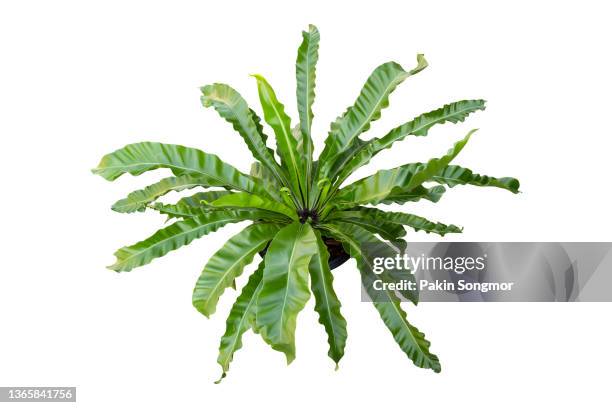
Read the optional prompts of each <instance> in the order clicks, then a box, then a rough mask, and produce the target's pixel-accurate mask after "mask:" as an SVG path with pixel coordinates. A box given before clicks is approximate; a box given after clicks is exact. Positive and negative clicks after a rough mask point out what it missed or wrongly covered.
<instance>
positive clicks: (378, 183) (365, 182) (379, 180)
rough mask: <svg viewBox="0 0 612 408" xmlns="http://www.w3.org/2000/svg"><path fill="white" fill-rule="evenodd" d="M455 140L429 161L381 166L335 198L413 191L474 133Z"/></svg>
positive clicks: (365, 199)
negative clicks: (381, 168)
mask: <svg viewBox="0 0 612 408" xmlns="http://www.w3.org/2000/svg"><path fill="white" fill-rule="evenodd" d="M474 132H475V130H472V131H470V132H469V133H468V135H467V136H466V137H465V138H464V139H462V140H460V141H459V142H457V143H455V145H454V146H453V148H452V149H450V150H449V151H448V152H447V154H445V155H444V156H442V157H440V158H436V159H431V160H429V161H428V162H427V163H410V164H406V165H404V166H400V167H396V168H394V169H390V170H380V171H378V172H376V173H375V174H373V175H371V176H369V177H365V178H362V179H361V180H358V181H356V182H354V183H353V184H350V185H348V186H347V187H345V188H343V189H341V190H340V191H338V194H337V196H336V197H335V199H334V201H335V202H337V203H338V204H340V205H343V203H353V205H356V204H367V203H369V204H378V203H380V202H381V201H383V200H384V199H385V198H386V197H387V196H389V195H390V194H392V193H400V192H406V191H412V190H413V189H415V188H416V187H418V186H419V185H421V184H422V183H423V182H424V181H427V180H428V179H430V178H431V177H432V176H433V175H435V174H437V173H438V172H439V171H440V170H441V169H443V168H445V167H446V166H447V165H448V164H449V163H450V161H451V160H453V159H454V158H455V157H456V156H457V155H458V154H459V152H461V150H462V149H463V147H464V146H465V145H466V143H467V142H468V140H469V139H470V136H471V135H472V133H474Z"/></svg>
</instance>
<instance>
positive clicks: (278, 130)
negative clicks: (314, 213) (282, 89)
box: [253, 75, 304, 202]
mask: <svg viewBox="0 0 612 408" xmlns="http://www.w3.org/2000/svg"><path fill="white" fill-rule="evenodd" d="M253 76H254V77H255V79H256V80H257V90H258V92H259V100H260V102H261V106H262V108H263V111H264V119H265V120H266V122H267V123H268V124H269V125H270V126H271V127H272V129H273V130H274V134H275V135H276V146H277V152H278V154H279V156H280V157H281V164H282V166H283V168H285V169H286V170H287V172H288V173H289V181H290V182H291V187H292V189H293V191H294V193H295V194H296V195H300V197H301V201H302V202H304V199H303V194H304V188H303V185H304V175H303V174H302V169H303V166H301V164H300V162H299V156H298V151H297V140H296V139H295V137H293V134H292V133H291V118H289V116H287V114H286V113H285V107H284V106H283V104H282V103H280V102H279V101H278V99H277V97H276V94H275V93H274V89H272V86H270V84H269V83H268V81H266V79H265V78H264V77H262V76H261V75H253Z"/></svg>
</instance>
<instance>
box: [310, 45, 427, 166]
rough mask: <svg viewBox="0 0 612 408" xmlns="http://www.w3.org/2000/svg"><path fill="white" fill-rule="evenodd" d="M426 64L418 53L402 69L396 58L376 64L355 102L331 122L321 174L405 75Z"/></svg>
mask: <svg viewBox="0 0 612 408" xmlns="http://www.w3.org/2000/svg"><path fill="white" fill-rule="evenodd" d="M426 67H427V61H426V60H425V58H424V57H423V55H422V54H419V55H417V66H416V67H415V68H414V69H412V70H410V71H405V70H404V69H403V68H402V67H401V65H399V64H397V63H395V62H387V63H385V64H382V65H380V66H379V67H377V68H376V69H375V70H374V72H372V74H371V75H370V77H369V78H368V79H367V81H366V83H365V84H364V86H363V88H362V89H361V93H360V94H359V96H358V97H357V100H356V101H355V104H354V105H353V106H351V107H350V108H348V109H347V110H346V112H345V113H344V114H343V115H342V116H341V117H339V118H338V119H336V121H335V122H334V123H332V125H331V130H330V132H329V136H328V137H327V139H326V140H325V147H324V149H323V152H322V153H321V156H320V157H319V162H320V166H319V175H320V177H329V171H330V170H331V166H332V165H333V163H334V162H335V161H336V159H337V158H338V157H339V155H340V154H341V153H342V152H343V151H344V150H346V149H347V147H348V146H349V145H350V144H351V143H352V142H353V141H354V140H355V139H356V138H357V137H358V136H359V135H360V134H361V133H363V132H365V131H366V130H368V129H369V128H370V123H371V122H373V121H375V120H377V119H379V118H380V113H381V111H382V109H384V108H386V107H387V106H389V95H390V94H391V92H393V90H395V88H396V87H397V86H398V85H399V84H400V83H402V82H403V81H404V80H405V79H406V78H408V77H410V76H412V75H415V74H417V73H418V72H421V71H422V70H423V69H425V68H426Z"/></svg>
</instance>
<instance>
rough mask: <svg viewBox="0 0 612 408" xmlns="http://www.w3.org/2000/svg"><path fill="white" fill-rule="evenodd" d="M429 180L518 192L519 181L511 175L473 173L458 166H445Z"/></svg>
mask: <svg viewBox="0 0 612 408" xmlns="http://www.w3.org/2000/svg"><path fill="white" fill-rule="evenodd" d="M431 180H433V181H435V182H437V183H440V184H446V185H447V186H449V187H454V186H456V185H459V184H471V185H473V186H478V187H497V188H502V189H504V190H508V191H511V192H513V193H515V194H516V193H518V192H519V187H520V183H519V181H518V180H517V179H515V178H512V177H501V178H495V177H490V176H484V175H480V174H476V173H473V172H472V170H470V169H466V168H464V167H460V166H447V167H445V168H444V169H442V170H440V171H439V172H438V173H436V174H435V175H434V176H433V177H432V178H431Z"/></svg>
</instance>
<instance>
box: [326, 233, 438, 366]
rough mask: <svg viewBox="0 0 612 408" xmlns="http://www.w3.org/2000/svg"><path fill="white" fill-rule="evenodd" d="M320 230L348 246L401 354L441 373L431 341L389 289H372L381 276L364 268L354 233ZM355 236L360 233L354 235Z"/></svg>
mask: <svg viewBox="0 0 612 408" xmlns="http://www.w3.org/2000/svg"><path fill="white" fill-rule="evenodd" d="M323 228H325V229H326V230H328V231H329V232H330V233H332V235H334V236H336V237H337V238H338V239H341V240H342V241H343V242H346V243H347V245H348V246H349V248H350V255H351V257H353V258H355V260H356V261H357V266H358V267H359V270H360V272H361V281H362V284H363V286H364V288H365V289H366V291H367V293H368V295H369V296H370V297H371V298H372V299H376V301H373V302H372V304H373V305H374V307H375V308H376V310H377V311H378V313H379V315H380V317H381V319H382V320H383V322H384V323H385V325H386V326H387V328H388V329H389V331H390V332H391V334H392V335H393V338H394V339H395V342H396V343H397V344H398V345H399V346H400V348H401V349H402V351H403V352H404V353H405V354H406V355H407V356H408V358H410V360H412V361H413V362H414V364H415V365H416V366H418V367H421V368H430V369H432V370H433V371H434V372H436V373H438V372H440V370H441V367H440V361H439V360H438V357H437V356H436V355H435V354H433V353H431V352H430V351H429V346H430V342H429V341H428V340H426V339H425V335H424V334H423V333H421V332H420V331H419V330H418V329H417V328H416V327H415V326H413V325H411V324H410V323H409V322H408V320H406V312H405V311H404V310H403V309H402V308H401V306H400V302H399V299H398V297H397V295H396V294H395V293H394V292H392V291H390V290H374V288H373V282H374V281H376V280H378V279H380V278H381V276H380V275H376V274H374V273H373V272H372V268H371V267H370V266H368V265H367V262H368V261H367V256H366V255H365V254H364V253H363V251H362V249H361V248H362V244H363V243H360V242H359V241H358V240H356V239H355V238H354V237H353V235H354V234H355V231H354V230H350V229H346V227H344V228H343V227H342V226H339V225H336V224H334V225H329V224H326V225H324V226H323ZM357 235H360V233H359V232H357Z"/></svg>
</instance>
